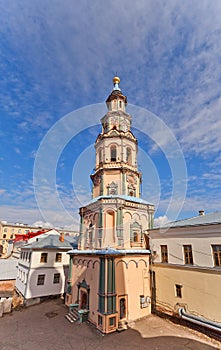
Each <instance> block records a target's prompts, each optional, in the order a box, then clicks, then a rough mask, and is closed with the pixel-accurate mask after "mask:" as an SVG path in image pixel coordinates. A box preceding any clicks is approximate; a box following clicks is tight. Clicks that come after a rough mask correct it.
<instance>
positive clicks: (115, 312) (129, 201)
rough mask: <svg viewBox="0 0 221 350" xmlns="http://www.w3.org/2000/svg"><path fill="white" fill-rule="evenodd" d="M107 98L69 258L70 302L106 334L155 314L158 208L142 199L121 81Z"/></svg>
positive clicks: (133, 137)
mask: <svg viewBox="0 0 221 350" xmlns="http://www.w3.org/2000/svg"><path fill="white" fill-rule="evenodd" d="M113 83H114V87H113V89H112V91H111V93H110V95H109V96H108V98H107V100H106V104H107V109H108V110H107V113H106V114H105V115H104V116H103V117H102V118H101V124H102V130H101V133H100V134H99V135H98V137H97V139H96V141H95V151H96V162H95V169H94V173H93V174H92V175H91V179H92V182H93V189H92V200H91V201H90V203H88V204H87V205H86V206H84V207H81V208H80V210H79V213H80V217H81V221H80V235H79V240H78V249H74V250H72V251H70V252H69V254H70V271H71V272H70V276H71V278H70V279H69V282H68V283H69V285H68V292H67V295H66V298H67V303H68V304H69V305H70V304H71V305H72V307H74V308H76V309H77V310H78V314H79V315H80V319H81V320H83V316H82V315H84V319H89V321H91V322H92V323H93V324H94V325H96V327H97V328H98V329H99V330H100V331H101V332H103V333H110V332H114V331H116V330H119V331H120V330H122V329H126V328H127V327H128V324H129V323H130V321H132V322H133V321H134V320H136V319H138V318H141V317H144V316H147V315H149V314H150V312H151V303H150V301H151V297H150V295H151V289H150V278H149V277H150V274H149V255H150V250H149V243H148V236H147V234H146V233H147V231H148V229H150V228H151V227H152V222H153V214H154V206H153V205H152V204H149V203H148V202H146V201H145V200H143V199H142V198H141V197H140V184H141V173H140V172H139V170H138V167H137V151H138V143H137V139H136V137H135V136H134V135H133V133H132V131H131V122H132V118H131V116H130V115H129V114H128V113H127V112H126V106H127V97H126V96H125V95H124V94H123V93H122V91H121V89H120V87H119V84H120V78H119V77H114V79H113Z"/></svg>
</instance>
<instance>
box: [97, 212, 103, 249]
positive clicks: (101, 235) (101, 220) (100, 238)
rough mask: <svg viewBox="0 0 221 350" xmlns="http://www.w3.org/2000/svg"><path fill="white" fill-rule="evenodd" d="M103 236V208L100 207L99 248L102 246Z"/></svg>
mask: <svg viewBox="0 0 221 350" xmlns="http://www.w3.org/2000/svg"><path fill="white" fill-rule="evenodd" d="M102 237H103V210H102V208H100V211H99V218H98V248H101V246H102Z"/></svg>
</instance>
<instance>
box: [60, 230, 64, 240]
mask: <svg viewBox="0 0 221 350" xmlns="http://www.w3.org/2000/svg"><path fill="white" fill-rule="evenodd" d="M59 241H60V242H64V232H62V233H60V237H59Z"/></svg>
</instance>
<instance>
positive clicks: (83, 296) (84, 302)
mask: <svg viewBox="0 0 221 350" xmlns="http://www.w3.org/2000/svg"><path fill="white" fill-rule="evenodd" d="M80 308H81V309H87V293H86V292H84V291H81V303H80Z"/></svg>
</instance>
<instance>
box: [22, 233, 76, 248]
mask: <svg viewBox="0 0 221 350" xmlns="http://www.w3.org/2000/svg"><path fill="white" fill-rule="evenodd" d="M76 245H77V240H76V237H72V236H69V237H68V239H67V238H66V237H65V238H64V241H63V242H62V241H60V235H54V234H52V235H48V236H46V237H45V236H44V237H43V238H41V237H40V236H39V237H37V239H36V241H35V242H33V243H28V244H25V245H24V246H23V248H28V249H55V248H56V249H61V250H68V249H72V248H74V247H76Z"/></svg>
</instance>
